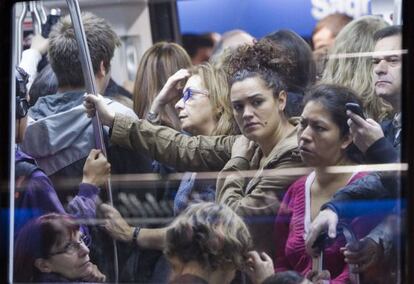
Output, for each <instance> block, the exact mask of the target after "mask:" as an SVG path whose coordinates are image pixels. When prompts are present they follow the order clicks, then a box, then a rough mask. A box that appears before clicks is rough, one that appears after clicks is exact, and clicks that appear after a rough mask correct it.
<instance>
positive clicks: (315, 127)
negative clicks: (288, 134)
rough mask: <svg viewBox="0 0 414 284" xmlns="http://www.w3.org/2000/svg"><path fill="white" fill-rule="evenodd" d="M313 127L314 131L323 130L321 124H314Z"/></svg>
mask: <svg viewBox="0 0 414 284" xmlns="http://www.w3.org/2000/svg"><path fill="white" fill-rule="evenodd" d="M313 128H314V129H315V130H316V131H318V132H322V131H325V128H324V127H322V126H318V125H315V126H314V127H313Z"/></svg>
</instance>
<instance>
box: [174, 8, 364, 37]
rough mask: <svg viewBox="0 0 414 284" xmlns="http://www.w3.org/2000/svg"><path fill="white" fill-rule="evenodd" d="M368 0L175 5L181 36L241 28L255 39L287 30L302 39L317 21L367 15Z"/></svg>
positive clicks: (308, 33)
mask: <svg viewBox="0 0 414 284" xmlns="http://www.w3.org/2000/svg"><path fill="white" fill-rule="evenodd" d="M369 4H370V0H289V1H287V0H181V1H178V2H177V6H178V16H179V23H180V28H181V32H182V33H206V32H218V33H223V32H226V31H228V30H233V29H242V30H245V31H247V32H248V33H250V34H251V35H253V36H254V37H256V38H260V37H263V36H264V35H266V34H268V33H271V32H273V31H276V30H279V29H291V30H294V31H295V32H297V33H298V34H300V35H301V36H303V37H305V38H309V37H310V36H311V34H312V30H313V28H314V26H315V24H316V23H317V21H318V20H320V19H321V18H323V17H325V16H327V15H329V14H332V13H335V12H341V13H345V14H348V15H350V16H352V17H355V18H356V17H360V16H362V15H366V14H369V11H370V9H369Z"/></svg>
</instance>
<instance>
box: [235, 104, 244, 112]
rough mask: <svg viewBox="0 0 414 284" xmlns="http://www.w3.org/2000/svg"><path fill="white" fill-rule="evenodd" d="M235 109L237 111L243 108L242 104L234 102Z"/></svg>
mask: <svg viewBox="0 0 414 284" xmlns="http://www.w3.org/2000/svg"><path fill="white" fill-rule="evenodd" d="M233 109H234V110H235V111H241V110H242V109H243V106H242V105H240V104H233Z"/></svg>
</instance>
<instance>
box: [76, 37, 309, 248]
mask: <svg viewBox="0 0 414 284" xmlns="http://www.w3.org/2000/svg"><path fill="white" fill-rule="evenodd" d="M228 62H229V73H230V86H231V88H230V93H229V99H230V101H231V106H232V109H233V115H234V118H235V120H236V122H237V124H238V126H239V128H240V131H241V133H242V134H243V135H242V136H239V137H238V136H203V135H200V136H195V137H189V136H186V135H183V134H181V133H179V132H177V131H174V130H173V129H170V128H168V127H162V126H156V125H152V124H151V123H148V122H147V121H145V120H130V119H128V118H127V117H125V116H123V115H122V114H115V113H111V112H110V111H109V110H108V109H107V108H106V107H105V106H104V105H103V104H102V99H101V98H100V97H96V96H91V95H88V96H86V99H85V103H84V105H85V107H86V109H87V112H88V115H89V116H93V115H94V113H95V110H97V111H98V112H99V114H100V117H101V119H102V121H103V123H104V124H105V125H108V126H110V127H112V137H111V140H112V142H114V143H116V144H120V145H124V146H126V147H128V148H132V149H134V150H135V151H140V152H143V153H146V154H147V155H150V156H151V157H152V158H153V159H156V160H158V161H160V162H162V163H165V164H169V165H171V166H173V167H175V168H176V169H178V170H183V171H220V173H219V174H218V181H217V186H216V202H218V203H224V204H226V205H228V206H229V207H230V208H232V209H233V210H234V211H235V212H236V213H237V214H239V215H240V216H242V217H243V218H244V219H245V221H246V222H247V224H248V226H249V229H250V232H251V234H252V236H253V240H254V245H255V248H256V249H257V250H259V251H265V252H267V253H268V254H269V255H274V254H273V251H272V247H273V246H274V244H272V238H270V237H269V236H271V235H272V227H273V226H272V222H273V219H274V217H275V216H276V212H277V210H278V209H279V203H280V199H281V197H282V196H283V194H284V192H285V190H286V189H287V187H288V186H289V185H290V184H291V183H292V182H293V181H294V180H295V179H296V178H297V176H294V175H292V173H291V172H290V171H289V170H288V169H290V168H293V167H298V166H301V165H302V161H301V160H300V158H299V156H298V155H297V153H296V150H297V140H296V130H295V126H294V124H295V123H294V121H291V120H290V119H289V117H288V115H286V114H285V109H286V102H287V100H286V98H287V93H286V88H287V87H286V81H288V78H289V77H290V76H294V75H295V74H294V72H293V70H294V68H293V67H294V63H293V62H294V59H293V58H292V57H291V53H289V52H286V49H284V48H283V47H282V46H280V45H277V44H276V43H273V42H271V41H270V40H268V39H262V40H260V41H258V42H256V43H255V44H254V45H252V46H241V47H239V48H238V49H237V50H236V51H235V52H234V54H233V55H232V56H231V57H230V58H229V61H228ZM275 170H276V171H275ZM215 176H216V175H215Z"/></svg>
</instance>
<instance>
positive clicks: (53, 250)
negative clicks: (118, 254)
mask: <svg viewBox="0 0 414 284" xmlns="http://www.w3.org/2000/svg"><path fill="white" fill-rule="evenodd" d="M88 243H89V241H88V240H87V238H86V237H85V236H84V235H83V233H82V232H81V228H80V226H79V224H78V223H76V222H75V220H74V219H72V218H71V217H70V216H68V215H62V214H56V213H50V214H46V215H43V216H40V217H38V218H37V219H34V220H32V221H30V222H29V223H27V224H26V225H25V226H24V227H23V228H22V230H21V232H20V234H19V236H18V238H17V240H16V245H15V251H14V281H15V282H41V283H43V282H104V281H105V279H106V277H105V275H103V274H102V273H101V272H100V271H99V269H98V268H97V266H96V265H94V264H93V263H91V262H90V259H89V249H88V247H87V245H88Z"/></svg>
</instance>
